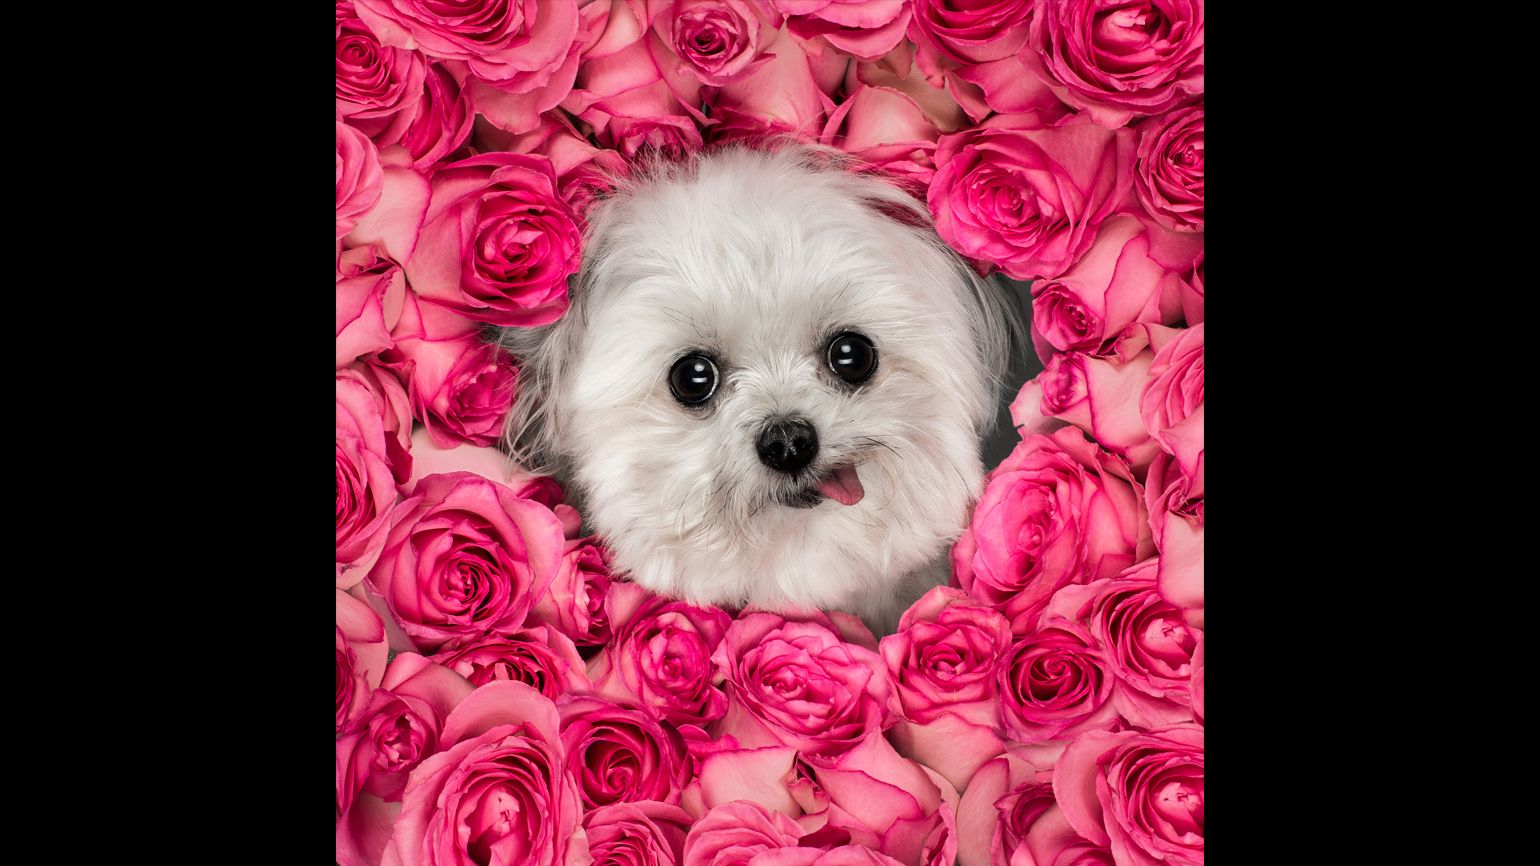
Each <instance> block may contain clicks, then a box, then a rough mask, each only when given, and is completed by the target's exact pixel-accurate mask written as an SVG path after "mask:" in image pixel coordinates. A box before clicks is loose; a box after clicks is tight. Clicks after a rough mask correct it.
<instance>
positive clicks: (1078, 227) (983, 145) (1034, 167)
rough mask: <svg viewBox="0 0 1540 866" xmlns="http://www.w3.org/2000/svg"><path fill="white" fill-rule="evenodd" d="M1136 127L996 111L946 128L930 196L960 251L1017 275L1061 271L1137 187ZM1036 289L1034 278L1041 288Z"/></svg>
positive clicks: (940, 224)
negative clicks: (951, 130)
mask: <svg viewBox="0 0 1540 866" xmlns="http://www.w3.org/2000/svg"><path fill="white" fill-rule="evenodd" d="M1134 144H1135V141H1134V134H1133V132H1132V131H1128V130H1119V131H1117V132H1112V131H1109V130H1106V129H1102V128H1101V127H1099V126H1096V125H1095V124H1093V123H1091V122H1090V121H1089V119H1087V118H1083V117H1076V116H1071V117H1067V118H1064V119H1063V120H1060V121H1058V122H1056V123H1054V124H1053V125H1050V126H1043V125H1041V120H1039V119H1037V118H1034V117H1031V116H1027V115H996V116H995V117H991V118H990V119H989V120H987V121H985V122H984V123H983V124H981V125H980V126H979V127H978V128H976V129H970V130H966V131H964V132H959V133H957V134H956V135H944V136H942V137H941V139H940V141H939V143H938V144H937V146H936V176H935V179H934V180H932V182H931V186H930V191H929V193H928V194H927V201H928V203H929V204H930V211H931V214H932V215H933V216H934V217H935V219H936V229H937V231H938V232H940V234H941V237H942V239H943V240H945V241H946V242H947V243H948V244H950V245H951V246H952V248H953V249H955V250H957V251H958V252H960V253H962V254H963V255H966V256H969V257H971V258H974V259H978V260H981V261H983V262H988V263H991V264H994V265H998V266H999V267H1000V268H1001V269H1002V270H1004V271H1005V272H1006V273H1007V274H1009V275H1010V276H1012V277H1014V278H1016V279H1019V280H1028V279H1034V280H1035V279H1039V278H1042V277H1056V276H1058V275H1060V274H1062V273H1064V272H1065V271H1067V270H1069V269H1070V268H1071V267H1072V266H1074V264H1075V262H1077V261H1079V259H1080V257H1081V256H1083V255H1085V254H1086V251H1087V250H1089V249H1090V248H1091V243H1092V241H1093V240H1094V239H1095V238H1096V234H1097V230H1098V229H1099V228H1100V227H1101V224H1102V221H1103V220H1105V219H1107V218H1108V217H1109V216H1111V215H1112V214H1113V213H1114V212H1115V211H1116V210H1117V209H1118V207H1120V206H1121V205H1122V203H1123V201H1124V200H1125V199H1126V198H1127V197H1128V194H1129V191H1130V190H1131V189H1132V187H1133V158H1134ZM1034 288H1035V286H1034Z"/></svg>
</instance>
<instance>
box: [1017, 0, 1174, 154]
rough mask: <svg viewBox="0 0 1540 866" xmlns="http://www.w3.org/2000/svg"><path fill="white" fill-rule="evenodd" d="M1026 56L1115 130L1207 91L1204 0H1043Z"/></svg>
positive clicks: (1060, 91) (1059, 89)
mask: <svg viewBox="0 0 1540 866" xmlns="http://www.w3.org/2000/svg"><path fill="white" fill-rule="evenodd" d="M1022 58H1023V59H1024V60H1026V61H1027V62H1028V63H1029V64H1030V65H1031V67H1032V69H1033V72H1034V73H1036V74H1037V76H1038V77H1039V78H1041V79H1042V80H1043V82H1044V83H1045V84H1047V85H1048V86H1049V87H1050V88H1052V89H1053V92H1054V93H1055V94H1057V95H1058V97H1059V98H1060V99H1062V100H1064V101H1065V102H1067V103H1069V104H1070V105H1072V106H1074V107H1075V108H1077V109H1083V110H1084V114H1086V115H1087V116H1088V117H1090V118H1091V119H1093V120H1095V121H1096V122H1097V123H1098V124H1100V125H1102V126H1105V127H1107V128H1109V129H1115V128H1117V127H1121V126H1124V125H1126V124H1127V123H1128V121H1129V120H1131V119H1132V118H1134V117H1144V116H1147V115H1153V114H1160V113H1162V112H1165V111H1169V110H1171V109H1172V108H1175V107H1177V106H1179V105H1183V104H1185V103H1187V102H1191V101H1193V100H1194V99H1197V98H1199V97H1201V96H1202V95H1203V0H1169V2H1160V3H1151V2H1148V0H1039V2H1038V3H1037V4H1036V8H1035V9H1034V12H1033V16H1032V27H1031V32H1030V35H1029V38H1028V40H1027V50H1025V51H1023V52H1022Z"/></svg>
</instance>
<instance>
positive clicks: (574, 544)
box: [529, 536, 614, 647]
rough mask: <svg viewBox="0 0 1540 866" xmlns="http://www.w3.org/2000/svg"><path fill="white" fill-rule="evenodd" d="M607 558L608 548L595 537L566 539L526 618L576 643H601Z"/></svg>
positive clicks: (606, 629)
mask: <svg viewBox="0 0 1540 866" xmlns="http://www.w3.org/2000/svg"><path fill="white" fill-rule="evenodd" d="M609 561H610V557H609V551H608V550H606V549H605V547H604V545H603V543H602V542H600V541H599V539H598V538H597V537H595V536H589V537H587V538H569V539H568V540H567V546H566V549H565V550H564V551H563V553H562V560H561V568H560V569H559V570H558V571H557V573H556V578H555V579H554V580H552V581H551V588H550V589H548V590H546V592H545V594H544V595H542V596H540V599H539V600H538V601H536V602H535V606H534V607H533V608H531V609H530V612H529V618H530V620H531V621H533V622H543V623H547V624H549V625H551V626H552V627H554V628H556V629H557V630H559V631H560V632H561V633H562V634H565V635H567V636H568V637H570V638H572V640H573V642H574V643H576V644H577V645H578V646H588V647H592V646H604V645H605V644H606V643H608V642H609V640H610V623H609V617H608V615H607V613H606V612H605V608H604V600H605V598H606V597H607V596H608V595H609V591H610V583H611V582H612V581H613V580H614V576H613V575H612V574H611V572H610V566H609Z"/></svg>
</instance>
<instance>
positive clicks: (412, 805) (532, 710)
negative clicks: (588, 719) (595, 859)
mask: <svg viewBox="0 0 1540 866" xmlns="http://www.w3.org/2000/svg"><path fill="white" fill-rule="evenodd" d="M559 727H560V718H559V716H558V714H557V711H556V707H555V705H554V704H552V703H551V701H550V700H549V699H548V698H546V697H545V696H544V695H542V694H540V693H539V692H537V691H535V690H534V689H531V688H530V687H529V686H526V685H524V684H523V683H509V682H496V683H488V684H486V685H484V686H482V687H481V688H478V689H476V690H475V691H474V692H472V693H471V694H470V696H469V697H467V698H466V699H465V700H463V701H461V702H460V704H459V705H458V706H456V707H455V708H454V710H453V711H452V712H450V714H449V717H448V719H446V720H445V722H444V728H443V731H442V733H441V734H440V736H439V742H440V748H441V749H442V751H440V752H439V753H438V754H436V755H433V756H432V757H429V758H428V759H427V760H425V761H423V762H422V763H421V764H420V765H418V767H417V769H415V770H413V771H412V774H411V778H410V780H409V781H408V782H407V786H406V792H405V795H404V798H403V801H402V809H401V816H400V817H399V818H398V819H397V820H396V826H395V833H394V835H393V836H392V837H391V840H390V843H389V844H388V845H387V846H386V849H385V856H384V858H383V861H382V862H383V863H384V864H386V866H473V864H485V863H498V864H504V866H584V864H587V863H588V862H589V861H590V857H589V854H588V842H587V837H586V835H585V834H584V832H583V829H582V826H581V824H580V820H581V817H582V804H581V801H580V800H579V795H578V790H577V783H576V781H575V780H574V779H573V777H572V774H571V773H570V772H569V771H568V770H567V769H566V753H565V751H564V750H563V749H562V745H561V738H560V734H559V733H558V731H559Z"/></svg>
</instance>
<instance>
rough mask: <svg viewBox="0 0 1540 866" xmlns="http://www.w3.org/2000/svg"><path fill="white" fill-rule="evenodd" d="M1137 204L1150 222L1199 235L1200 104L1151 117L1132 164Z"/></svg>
mask: <svg viewBox="0 0 1540 866" xmlns="http://www.w3.org/2000/svg"><path fill="white" fill-rule="evenodd" d="M1134 189H1135V190H1137V191H1138V193H1139V203H1140V204H1142V205H1144V209H1145V211H1146V212H1147V213H1148V214H1149V215H1150V217H1151V218H1153V219H1154V220H1155V221H1156V222H1158V223H1160V224H1161V225H1163V226H1165V227H1166V228H1168V229H1175V230H1177V231H1188V232H1201V231H1203V104H1202V103H1199V104H1197V105H1194V106H1192V107H1191V108H1183V109H1179V110H1177V111H1173V112H1171V113H1169V114H1166V115H1163V116H1161V117H1156V118H1151V119H1150V120H1148V121H1146V122H1145V123H1144V124H1142V125H1141V129H1140V130H1139V150H1138V153H1137V156H1136V158H1135V162H1134Z"/></svg>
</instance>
